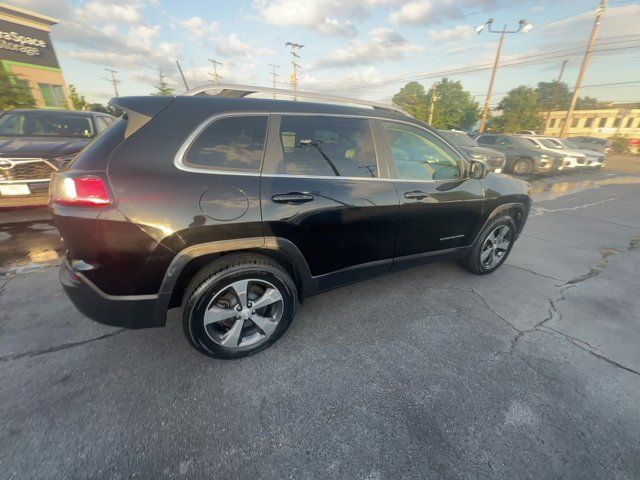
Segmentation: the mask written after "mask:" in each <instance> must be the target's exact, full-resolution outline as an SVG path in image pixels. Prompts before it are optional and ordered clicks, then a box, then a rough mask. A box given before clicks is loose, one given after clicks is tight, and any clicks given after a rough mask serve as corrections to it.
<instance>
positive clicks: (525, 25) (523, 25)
mask: <svg viewBox="0 0 640 480" xmlns="http://www.w3.org/2000/svg"><path fill="white" fill-rule="evenodd" d="M492 25H493V18H490V19H489V20H487V21H486V22H485V23H483V24H482V25H478V26H477V27H476V32H478V34H480V33H482V31H483V30H484V29H485V27H487V31H488V32H490V33H499V34H500V42H498V51H497V52H496V59H495V61H494V62H493V71H492V72H491V80H490V81H489V90H488V91H487V98H486V100H485V102H484V108H483V109H482V120H481V121H480V129H479V130H478V131H479V132H480V133H482V132H484V126H485V124H486V123H487V114H488V113H489V102H490V101H491V93H492V92H493V84H494V82H495V80H496V72H497V70H498V62H499V61H500V55H501V54H502V45H503V43H504V36H505V34H507V33H518V32H522V33H528V32H530V31H531V30H532V29H533V25H531V24H530V23H529V22H527V21H526V20H525V19H524V18H523V19H522V20H520V21H519V22H518V28H517V29H515V30H507V26H506V25H505V26H504V27H502V30H494V29H493V28H491V26H492Z"/></svg>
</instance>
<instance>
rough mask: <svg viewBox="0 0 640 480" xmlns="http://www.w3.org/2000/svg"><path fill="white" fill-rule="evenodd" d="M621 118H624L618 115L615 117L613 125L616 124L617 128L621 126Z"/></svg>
mask: <svg viewBox="0 0 640 480" xmlns="http://www.w3.org/2000/svg"><path fill="white" fill-rule="evenodd" d="M620 120H622V119H621V118H620V117H617V118H615V119H614V120H613V126H614V127H615V128H617V127H619V126H620Z"/></svg>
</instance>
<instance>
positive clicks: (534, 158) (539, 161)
mask: <svg viewBox="0 0 640 480" xmlns="http://www.w3.org/2000/svg"><path fill="white" fill-rule="evenodd" d="M475 140H476V142H477V143H478V144H479V145H482V146H483V147H484V146H486V147H490V148H495V149H497V150H500V151H501V152H502V153H504V154H505V155H506V157H507V162H506V164H505V171H507V172H511V173H514V174H516V175H532V174H542V173H554V172H557V171H558V170H563V169H564V166H563V158H562V157H560V156H558V155H554V154H552V153H550V152H544V151H541V150H540V149H536V148H535V146H534V145H533V144H532V143H531V142H529V141H527V140H526V139H525V138H523V137H520V136H518V135H505V134H498V133H482V134H480V135H479V136H478V137H477V138H476V139H475Z"/></svg>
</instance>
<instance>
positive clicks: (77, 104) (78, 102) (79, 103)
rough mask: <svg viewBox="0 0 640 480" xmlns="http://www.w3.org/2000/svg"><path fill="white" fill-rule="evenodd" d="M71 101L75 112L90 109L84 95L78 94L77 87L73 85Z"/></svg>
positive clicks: (70, 92) (70, 95)
mask: <svg viewBox="0 0 640 480" xmlns="http://www.w3.org/2000/svg"><path fill="white" fill-rule="evenodd" d="M69 99H71V105H73V109H74V110H86V109H87V108H88V107H89V104H88V103H87V101H86V100H85V98H84V95H80V94H78V91H77V90H76V86H75V85H72V84H69Z"/></svg>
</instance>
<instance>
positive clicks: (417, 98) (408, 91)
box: [392, 82, 427, 121]
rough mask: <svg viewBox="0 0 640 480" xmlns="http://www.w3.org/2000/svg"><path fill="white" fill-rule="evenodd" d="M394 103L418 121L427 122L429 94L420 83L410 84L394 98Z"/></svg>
mask: <svg viewBox="0 0 640 480" xmlns="http://www.w3.org/2000/svg"><path fill="white" fill-rule="evenodd" d="M392 101H393V103H394V104H395V105H397V106H398V107H400V108H402V109H403V110H406V111H407V112H408V113H410V114H411V115H413V116H414V117H416V118H417V119H418V120H422V121H426V120H427V94H426V92H425V90H424V87H423V86H422V85H420V84H419V83H418V82H409V83H407V84H406V85H405V86H404V87H402V88H401V89H400V91H399V92H398V93H396V94H395V95H394V96H393V99H392Z"/></svg>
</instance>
